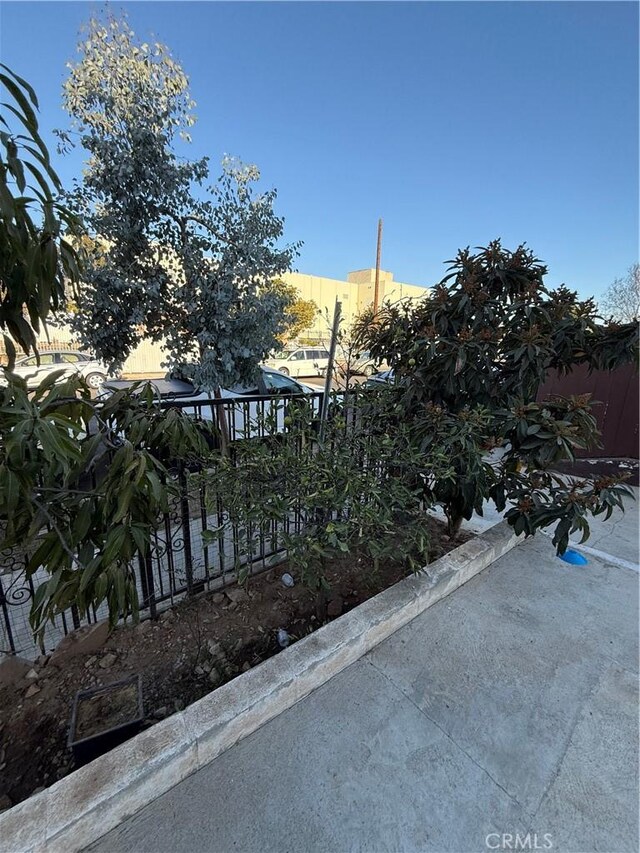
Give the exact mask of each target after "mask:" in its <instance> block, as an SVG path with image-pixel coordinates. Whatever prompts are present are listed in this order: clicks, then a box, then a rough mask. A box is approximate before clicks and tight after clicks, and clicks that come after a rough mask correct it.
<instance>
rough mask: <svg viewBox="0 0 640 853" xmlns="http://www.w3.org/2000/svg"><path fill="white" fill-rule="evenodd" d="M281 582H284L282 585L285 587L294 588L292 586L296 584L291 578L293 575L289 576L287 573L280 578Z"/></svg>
mask: <svg viewBox="0 0 640 853" xmlns="http://www.w3.org/2000/svg"><path fill="white" fill-rule="evenodd" d="M280 580H281V581H282V585H283V586H288V587H292V586H294V584H295V581H294V579H293V578H292V577H291V575H290V574H289V572H285V573H284V574H283V575H282V577H281V578H280Z"/></svg>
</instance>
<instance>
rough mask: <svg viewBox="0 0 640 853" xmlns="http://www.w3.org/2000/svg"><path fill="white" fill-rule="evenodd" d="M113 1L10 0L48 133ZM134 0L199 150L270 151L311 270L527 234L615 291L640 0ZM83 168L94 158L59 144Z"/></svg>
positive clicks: (289, 221)
mask: <svg viewBox="0 0 640 853" xmlns="http://www.w3.org/2000/svg"><path fill="white" fill-rule="evenodd" d="M100 8H101V4H97V3H84V2H75V3H30V2H2V3H1V6H0V15H1V18H0V32H1V35H0V54H1V57H2V61H3V62H4V63H6V64H8V65H9V66H10V67H11V68H13V70H15V71H16V72H17V73H18V74H20V75H22V76H24V77H26V78H27V79H28V80H29V81H30V82H31V83H32V84H33V86H34V87H35V89H36V91H37V92H38V95H39V98H40V102H41V124H42V129H43V131H44V135H45V138H46V139H47V140H48V141H49V142H50V145H51V147H52V148H53V147H54V146H55V143H54V140H53V137H52V136H51V135H50V134H51V131H52V129H53V128H55V127H66V126H67V118H66V116H65V114H64V113H63V112H62V109H61V97H60V90H61V85H62V82H63V80H64V78H65V73H66V71H65V62H66V61H68V60H70V59H73V58H74V56H75V45H76V42H77V33H78V29H79V27H80V25H81V24H82V22H83V21H86V20H87V18H88V17H89V15H90V14H91V12H95V11H98V10H99V9H100ZM111 8H112V9H113V10H114V11H117V10H118V9H126V11H127V13H128V15H129V19H130V23H131V25H132V28H133V29H134V30H135V31H136V33H137V35H138V36H139V37H141V38H142V39H147V38H149V36H150V35H151V34H154V35H155V37H156V39H157V40H160V41H163V42H164V43H165V44H167V45H168V46H169V47H170V48H171V50H172V52H173V55H174V56H175V57H176V58H177V59H178V60H179V61H180V62H181V63H182V64H183V66H184V68H185V70H186V72H187V73H188V74H189V76H190V79H191V91H192V94H193V96H194V98H195V100H196V101H197V104H198V106H197V108H196V113H197V115H198V123H197V125H196V126H195V128H194V130H193V137H194V144H193V145H192V146H191V153H192V155H193V156H194V157H195V156H199V155H201V154H208V155H209V156H210V157H211V159H212V162H213V163H214V167H215V164H216V163H217V162H218V161H219V160H220V158H221V157H222V155H223V153H225V152H228V153H231V154H236V155H239V156H240V157H242V158H243V159H244V160H246V161H249V162H255V163H257V164H258V165H259V166H260V168H261V170H262V174H263V179H264V183H265V185H267V186H275V187H277V189H278V202H277V209H278V212H279V213H280V214H281V215H284V216H285V219H286V237H287V239H288V240H290V241H295V240H303V241H304V246H303V248H302V253H301V256H300V258H299V259H298V261H297V268H298V269H299V270H300V271H302V272H307V273H313V274H316V275H325V276H330V277H334V278H342V277H344V276H345V275H346V273H347V271H349V270H352V269H359V268H363V267H367V266H373V265H374V263H375V240H376V228H377V220H378V217H380V216H381V217H383V219H384V240H383V252H382V266H383V267H384V268H385V269H390V270H392V271H393V272H394V274H395V277H396V279H397V280H400V281H406V282H410V283H415V284H424V285H429V284H433V283H434V282H435V281H437V280H439V279H440V278H441V277H442V275H443V274H444V270H445V267H444V266H443V261H445V260H446V259H448V258H451V257H453V255H454V254H455V252H456V250H457V249H458V248H459V247H461V246H466V245H471V246H475V245H482V244H486V242H487V241H489V240H491V239H492V238H495V237H501V238H502V239H503V242H504V243H505V245H507V246H509V247H515V245H517V244H518V243H520V242H522V241H526V242H527V243H528V244H529V246H530V247H531V248H532V249H533V250H534V251H535V252H536V254H537V255H538V256H539V257H540V258H542V259H543V260H544V261H546V263H547V264H548V266H549V270H550V275H549V278H548V282H549V283H550V284H552V285H556V284H560V283H562V282H565V283H566V284H567V285H569V286H570V287H572V288H574V289H576V290H578V291H579V292H580V293H581V294H582V295H583V296H588V295H596V296H597V295H598V294H599V293H601V292H602V290H603V289H604V288H605V287H606V286H607V285H608V284H609V283H610V282H611V281H612V280H613V279H614V278H615V277H617V276H620V275H623V274H624V272H625V271H626V269H627V268H628V267H629V266H630V265H631V264H632V263H635V262H636V261H637V260H638V5H637V4H636V3H631V2H624V3H616V2H606V3H598V2H593V3H592V2H586V3H583V2H566V3H561V2H539V3H528V2H503V3H489V2H471V3H466V2H449V3H436V2H424V3H400V2H395V3H382V2H380V3H365V2H354V3H338V2H335V3H304V2H300V3H250V2H238V3H215V2H202V3H186V2H185V3H175V2H161V3H158V2H137V3H121V4H115V3H114V4H111ZM56 165H57V168H58V170H59V173H60V175H61V176H62V178H63V180H64V181H65V182H66V183H70V182H71V180H72V178H73V177H76V176H78V175H79V174H80V169H81V159H80V157H79V155H77V154H76V155H73V156H71V157H66V158H59V159H58V158H56Z"/></svg>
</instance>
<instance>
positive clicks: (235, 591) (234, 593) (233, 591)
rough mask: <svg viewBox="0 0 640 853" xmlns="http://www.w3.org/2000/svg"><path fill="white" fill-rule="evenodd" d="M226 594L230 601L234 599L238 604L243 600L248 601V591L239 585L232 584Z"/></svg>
mask: <svg viewBox="0 0 640 853" xmlns="http://www.w3.org/2000/svg"><path fill="white" fill-rule="evenodd" d="M226 594H227V598H228V599H229V601H233V602H235V603H236V604H239V603H240V602H241V601H246V600H247V599H248V598H249V596H248V595H247V591H246V590H245V589H242V588H241V587H239V586H232V587H231V588H230V589H228V590H227V591H226Z"/></svg>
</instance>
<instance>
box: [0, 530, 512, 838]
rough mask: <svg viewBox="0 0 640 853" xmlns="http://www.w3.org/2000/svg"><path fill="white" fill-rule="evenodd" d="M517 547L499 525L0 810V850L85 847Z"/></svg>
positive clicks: (510, 531)
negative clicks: (154, 723) (175, 712)
mask: <svg viewBox="0 0 640 853" xmlns="http://www.w3.org/2000/svg"><path fill="white" fill-rule="evenodd" d="M517 543H518V537H516V536H515V535H514V534H513V532H512V529H511V528H510V527H508V525H507V524H506V522H502V523H501V524H498V525H496V527H493V528H491V529H490V530H488V531H487V532H485V533H483V534H482V535H481V536H478V537H476V538H474V539H471V540H469V542H465V543H464V544H463V545H460V546H459V547H458V548H456V549H455V550H454V551H451V552H450V553H449V554H446V555H445V556H444V557H442V558H441V559H439V560H436V561H435V562H434V563H432V564H431V565H429V566H428V568H426V569H425V570H424V571H423V572H422V573H421V574H419V575H416V576H412V577H408V578H406V579H404V580H402V581H400V582H399V583H397V584H395V586H392V587H390V588H389V589H387V590H385V591H384V592H381V593H380V594H379V595H376V596H375V597H374V598H371V599H369V600H368V601H366V602H364V604H361V605H360V606H359V607H356V608H355V609H354V610H351V611H350V612H349V613H346V614H345V615H344V616H341V617H340V618H338V619H336V620H334V621H333V622H331V623H330V624H328V625H325V626H324V627H322V628H320V629H319V630H318V631H316V632H315V633H313V634H310V635H309V636H308V637H305V638H304V639H303V640H300V641H299V642H297V643H295V644H294V645H293V646H291V647H289V648H288V649H285V650H284V651H282V652H281V653H280V654H279V655H276V656H275V657H273V658H270V659H269V660H267V661H265V662H264V663H262V664H260V665H259V666H257V667H256V668H255V669H252V670H249V671H248V672H246V673H244V674H243V675H240V676H238V677H237V678H235V679H234V680H233V681H230V682H229V683H228V684H225V685H223V686H222V687H220V688H218V689H217V690H214V691H213V692H212V693H210V694H209V695H207V696H205V697H203V698H202V699H200V700H199V701H198V702H195V703H194V704H193V705H190V706H189V707H188V708H187V709H186V710H184V711H182V712H181V713H178V714H173V715H172V716H171V717H168V718H167V719H166V720H163V721H162V722H161V723H157V724H156V725H154V726H153V727H152V728H150V729H148V730H147V731H144V732H142V733H141V734H139V735H137V736H136V737H134V738H132V739H131V740H129V741H127V742H126V743H124V744H122V745H121V746H119V747H117V748H116V749H114V750H112V751H111V752H109V753H107V754H106V755H103V756H102V757H100V758H97V759H96V760H95V761H92V762H91V763H90V764H88V765H86V766H85V767H82V768H81V769H80V770H77V771H75V772H74V773H71V774H70V775H69V776H66V777H65V778H64V779H61V780H60V781H59V782H56V783H55V785H52V786H51V787H50V788H47V789H46V790H45V791H42V792H41V793H40V794H37V795H36V796H34V797H30V798H29V799H28V800H25V801H24V802H23V803H19V804H18V805H17V806H14V807H13V808H12V809H9V810H8V811H5V812H3V813H2V814H0V853H36V851H38V853H40V851H45V850H46V851H48V853H49V851H60V853H72V851H79V850H82V849H84V848H85V847H87V846H88V845H89V844H91V843H92V842H93V841H96V840H97V839H98V838H100V837H101V836H102V835H104V834H105V833H107V832H109V831H110V830H111V829H113V828H114V827H115V826H117V825H118V824H119V823H121V822H122V821H123V820H124V819H125V818H127V817H129V816H130V815H132V814H134V813H135V812H137V811H139V810H140V809H142V808H143V807H144V806H145V805H147V804H148V803H150V802H152V801H153V800H155V799H157V798H158V797H159V796H161V794H164V793H165V792H166V791H168V790H169V789H170V788H172V787H173V786H174V785H177V784H178V782H181V781H182V780H183V779H185V778H186V777H187V776H189V775H191V774H192V773H194V772H195V771H196V770H198V769H199V768H201V767H203V766H204V765H206V764H208V763H209V762H211V761H212V760H213V759H214V758H216V756H218V755H220V754H221V753H222V752H224V751H225V750H227V749H229V747H231V746H233V745H234V744H235V743H237V742H238V741H239V740H241V739H242V738H244V737H247V735H250V734H251V733H252V732H254V731H255V730H256V729H257V728H259V727H260V726H261V725H263V724H264V723H266V722H268V721H269V720H271V719H273V717H275V716H277V715H278V714H280V713H282V711H285V710H286V709H287V708H290V707H291V706H292V705H293V704H295V703H296V702H297V701H299V700H300V699H303V698H304V697H305V696H308V695H309V693H311V692H312V691H313V690H315V689H316V688H317V687H320V686H321V685H322V684H324V683H325V682H326V681H328V680H329V679H330V678H331V677H332V676H334V675H337V673H339V672H341V671H342V670H343V669H345V668H346V667H347V666H349V665H350V664H352V663H353V662H354V661H356V660H358V658H360V657H362V655H364V654H366V652H368V651H369V650H370V649H372V648H373V647H374V646H376V645H377V644H378V643H380V642H382V640H385V639H386V638H387V637H389V636H390V635H391V634H393V633H394V632H395V631H397V630H398V629H399V628H401V627H402V626H403V625H406V624H407V623H408V622H410V621H411V620H412V619H414V618H415V617H416V616H418V615H419V614H420V613H422V612H423V611H424V610H426V609H427V608H428V607H431V605H432V604H435V603H436V602H437V601H439V600H440V599H442V598H444V597H445V596H446V595H449V593H451V592H453V591H454V590H456V589H458V587H460V586H462V584H464V583H466V582H467V581H468V580H470V579H471V578H472V577H474V576H475V575H477V574H478V573H479V572H481V571H482V570H483V569H484V568H486V567H487V566H488V565H490V564H491V563H492V562H494V560H497V559H498V558H499V557H501V556H502V555H503V554H506V553H507V551H510V550H511V549H512V548H513V547H514V546H515V545H516V544H517Z"/></svg>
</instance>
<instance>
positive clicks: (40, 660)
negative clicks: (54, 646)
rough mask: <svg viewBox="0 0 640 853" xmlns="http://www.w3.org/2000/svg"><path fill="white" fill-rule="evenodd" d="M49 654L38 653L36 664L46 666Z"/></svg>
mask: <svg viewBox="0 0 640 853" xmlns="http://www.w3.org/2000/svg"><path fill="white" fill-rule="evenodd" d="M50 657H51V655H38V657H37V659H36V664H37V665H38V666H40V667H43V666H46V665H47V664H48V663H49V658H50Z"/></svg>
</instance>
